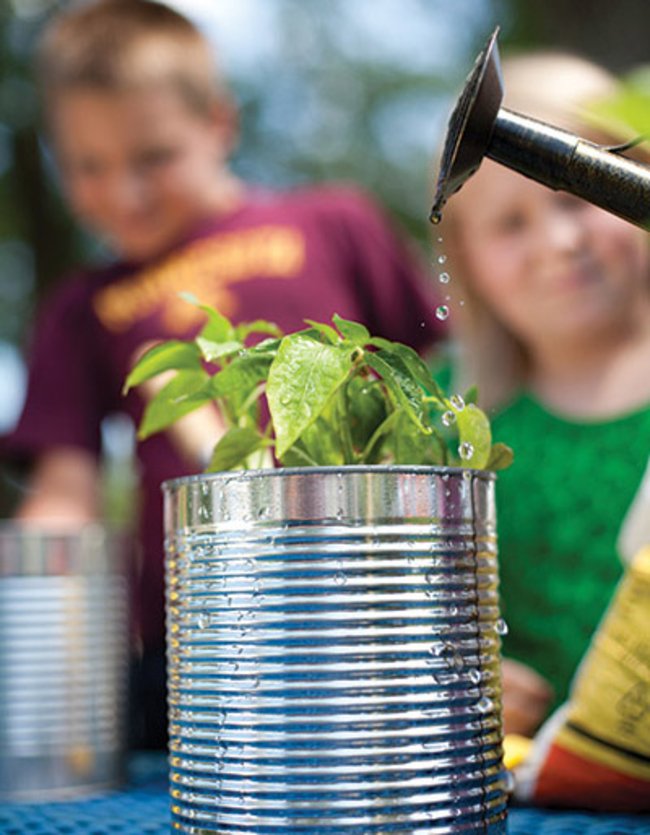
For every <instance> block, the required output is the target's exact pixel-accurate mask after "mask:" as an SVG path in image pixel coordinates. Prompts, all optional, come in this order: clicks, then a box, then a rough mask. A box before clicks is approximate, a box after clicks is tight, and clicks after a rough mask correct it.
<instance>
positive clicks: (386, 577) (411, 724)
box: [164, 466, 506, 835]
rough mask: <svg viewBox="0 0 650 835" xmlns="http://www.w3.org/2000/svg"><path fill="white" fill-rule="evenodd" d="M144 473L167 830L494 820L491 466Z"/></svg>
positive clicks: (325, 831)
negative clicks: (155, 477) (158, 530)
mask: <svg viewBox="0 0 650 835" xmlns="http://www.w3.org/2000/svg"><path fill="white" fill-rule="evenodd" d="M164 490H165V517H166V551H167V630H168V636H167V637H168V676H169V714H170V778H171V783H170V791H171V807H172V823H173V827H174V828H175V830H178V831H181V832H185V833H192V834H193V835H199V833H201V835H209V834H210V833H221V832H229V833H242V835H243V833H246V835H262V833H265V834H266V833H304V835H333V833H340V834H341V835H343V833H355V835H356V833H359V835H360V833H364V835H367V833H382V835H383V833H409V835H411V834H412V833H421V834H422V835H424V834H425V833H427V835H442V833H461V832H463V833H478V832H481V833H483V832H488V833H492V835H495V833H504V832H505V828H506V820H505V819H506V789H505V777H504V770H503V766H502V748H501V742H502V731H501V680H500V672H499V650H500V636H499V633H500V631H501V629H500V623H501V621H500V619H499V611H498V600H497V566H496V534H495V507H494V476H493V475H491V474H488V473H485V472H478V471H470V470H460V469H458V470H454V469H445V468H434V467H399V466H392V467H378V466H374V467H344V468H313V469H284V470H282V469H280V470H267V471H262V470H258V471H248V472H245V471H243V472H230V473H220V474H216V475H209V476H197V477H190V478H185V479H177V480H174V481H170V482H167V483H166V484H165V486H164Z"/></svg>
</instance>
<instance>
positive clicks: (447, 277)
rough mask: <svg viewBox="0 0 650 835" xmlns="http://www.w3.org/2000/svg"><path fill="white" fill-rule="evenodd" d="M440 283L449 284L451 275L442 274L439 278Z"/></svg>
mask: <svg viewBox="0 0 650 835" xmlns="http://www.w3.org/2000/svg"><path fill="white" fill-rule="evenodd" d="M438 281H439V282H440V283H441V284H449V282H450V281H451V276H450V275H449V273H440V275H439V276H438Z"/></svg>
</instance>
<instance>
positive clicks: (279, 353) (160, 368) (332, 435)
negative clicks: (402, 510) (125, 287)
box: [125, 305, 512, 472]
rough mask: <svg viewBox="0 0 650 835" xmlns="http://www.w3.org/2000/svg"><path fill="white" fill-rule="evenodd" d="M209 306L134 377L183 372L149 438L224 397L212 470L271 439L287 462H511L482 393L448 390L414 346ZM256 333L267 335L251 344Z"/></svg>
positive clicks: (153, 404)
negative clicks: (202, 320) (189, 330)
mask: <svg viewBox="0 0 650 835" xmlns="http://www.w3.org/2000/svg"><path fill="white" fill-rule="evenodd" d="M199 307H200V308H201V310H203V311H204V312H205V314H206V315H207V323H206V324H205V326H204V327H203V329H202V330H201V332H200V333H199V335H198V336H197V337H196V338H195V339H194V340H189V341H176V340H172V341H169V342H165V343H163V344H160V345H157V346H156V347H154V348H153V349H152V350H150V351H149V352H148V353H146V354H145V355H144V356H143V357H142V359H141V360H140V361H139V362H138V364H137V365H136V366H135V368H134V369H133V370H132V372H131V373H130V374H129V376H128V378H127V381H126V384H125V390H128V389H130V388H131V387H133V386H137V385H140V384H141V383H143V382H145V381H146V380H148V379H150V378H152V377H155V376H157V375H158V374H160V373H162V372H165V371H170V370H174V371H176V375H175V376H174V377H173V378H172V379H171V381H170V382H168V383H167V384H166V385H165V386H164V387H163V388H162V389H161V390H160V391H159V392H158V393H157V394H156V395H155V396H154V397H153V399H152V400H151V401H150V402H149V403H148V405H147V408H146V409H145V412H144V415H143V419H142V422H141V425H140V429H139V437H140V438H146V437H148V436H149V435H152V434H154V433H155V432H159V431H161V430H163V429H166V428H167V427H168V426H170V425H171V424H172V423H174V422H175V421H176V420H178V419H179V418H181V417H183V416H184V415H186V414H188V413H190V412H191V411H193V410H195V409H198V408H200V407H201V406H204V405H205V404H206V403H208V402H214V403H216V404H217V406H218V408H219V410H220V412H221V415H222V417H223V419H224V420H225V422H226V425H227V426H228V430H227V432H226V434H225V435H224V436H223V437H222V438H221V440H220V441H219V442H218V443H217V444H216V446H215V448H214V452H213V454H212V458H211V460H210V463H209V465H208V467H207V472H215V471H221V470H231V469H235V468H245V467H247V466H248V465H249V464H250V460H251V456H253V455H254V454H255V453H258V452H259V451H260V450H264V449H266V448H273V449H274V452H275V456H276V458H277V460H278V461H279V462H280V463H281V464H282V465H283V466H327V465H330V466H340V465H343V464H386V463H395V464H440V465H449V466H466V467H475V468H485V469H499V468H503V467H504V466H507V465H508V464H509V463H510V461H511V459H512V453H511V451H510V450H509V449H508V447H506V446H505V445H503V444H495V445H493V444H492V436H491V432H490V424H489V421H488V419H487V417H486V415H485V414H484V413H483V412H482V411H481V410H480V409H479V408H478V407H477V406H476V405H475V402H474V401H475V392H474V391H470V392H468V393H467V394H466V395H465V397H464V398H461V397H459V396H454V397H451V398H447V397H446V396H445V395H444V394H443V392H442V391H441V390H440V388H439V387H438V385H437V383H436V382H435V380H434V379H433V377H432V376H431V373H430V371H429V369H428V367H427V365H426V363H424V362H423V361H422V360H421V359H420V357H419V356H418V355H417V354H416V352H415V351H413V350H412V349H411V348H409V347H407V346H406V345H402V344H400V343H396V342H390V341H388V340H386V339H381V338H379V337H373V336H371V335H370V333H369V332H368V330H367V329H366V328H365V327H364V326H363V325H360V324H358V323H356V322H350V321H348V320H346V319H342V318H341V317H340V316H336V315H335V316H334V317H333V319H332V324H331V325H329V324H324V323H320V322H312V321H306V324H307V325H308V327H307V328H306V329H305V330H302V331H299V332H296V333H291V334H287V335H285V336H283V335H281V334H280V332H279V331H278V328H277V327H276V326H275V325H273V324H271V323H269V322H263V321H257V322H252V323H247V324H240V325H233V324H231V322H229V321H228V319H226V318H225V317H224V316H222V315H221V314H219V313H218V312H217V311H216V310H213V309H212V308H210V307H207V306H205V305H199ZM253 336H255V337H260V336H262V337H265V338H264V339H262V341H261V342H257V343H256V344H253V345H248V344H247V343H248V342H249V341H250V338H251V337H253ZM206 364H207V365H208V366H209V368H206ZM263 397H265V398H266V402H267V404H268V412H269V414H270V419H269V420H268V421H266V425H262V424H263V423H264V421H263V420H262V415H263V412H262V409H261V403H262V399H263Z"/></svg>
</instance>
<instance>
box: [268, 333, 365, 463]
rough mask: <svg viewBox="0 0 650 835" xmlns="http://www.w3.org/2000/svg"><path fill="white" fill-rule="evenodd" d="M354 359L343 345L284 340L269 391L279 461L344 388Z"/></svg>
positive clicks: (302, 336) (301, 336)
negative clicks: (334, 396) (339, 390)
mask: <svg viewBox="0 0 650 835" xmlns="http://www.w3.org/2000/svg"><path fill="white" fill-rule="evenodd" d="M351 355H352V351H351V350H350V347H349V346H346V345H344V344H343V343H340V342H339V343H338V344H337V345H328V344H326V343H323V342H316V341H315V340H314V339H312V338H310V337H309V336H306V335H305V334H304V333H296V334H292V335H289V336H285V337H284V339H283V340H282V342H281V344H280V348H279V350H278V353H277V355H276V357H275V359H274V360H273V362H272V364H271V367H270V369H269V375H268V383H267V388H266V396H267V400H268V403H269V409H270V411H271V417H272V419H273V426H274V428H275V440H276V455H277V456H278V458H282V457H283V456H284V454H285V452H286V451H287V450H288V449H289V447H290V446H291V445H292V444H293V443H294V442H295V441H296V440H297V439H298V438H299V437H300V436H301V435H302V433H303V432H304V431H305V429H306V428H307V427H308V426H309V425H310V424H311V423H313V422H314V421H315V420H316V419H317V418H318V417H319V415H320V414H321V412H322V411H323V409H324V408H325V406H326V404H327V403H328V401H329V399H330V398H331V397H332V396H333V395H334V393H335V392H336V391H337V389H338V388H339V386H341V385H342V384H343V382H344V381H345V379H346V378H347V376H348V374H349V373H350V370H351V368H352V356H351Z"/></svg>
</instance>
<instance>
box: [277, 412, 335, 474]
mask: <svg viewBox="0 0 650 835" xmlns="http://www.w3.org/2000/svg"><path fill="white" fill-rule="evenodd" d="M333 402H334V398H331V399H330V402H329V403H328V408H327V411H334V409H333V408H332V403H333ZM297 445H299V449H300V452H301V453H302V454H303V456H305V457H306V458H308V459H309V461H311V465H310V466H317V467H338V466H340V465H342V464H345V463H350V462H346V461H345V456H344V454H343V447H342V444H341V433H340V432H338V431H337V426H336V424H335V423H334V424H333V423H332V421H331V418H330V419H326V418H324V417H322V416H321V417H319V418H317V419H316V420H315V421H314V422H313V423H312V424H310V425H309V426H307V427H306V428H305V430H304V432H303V433H302V435H301V436H300V438H299V440H298V441H296V442H295V443H294V444H293V445H292V446H291V447H290V448H289V449H288V450H287V452H286V453H285V454H284V455H283V456H282V458H281V459H280V461H281V463H282V464H283V465H284V466H289V465H288V464H287V460H291V456H290V453H291V452H292V451H293V450H294V449H295V448H296V446H297Z"/></svg>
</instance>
